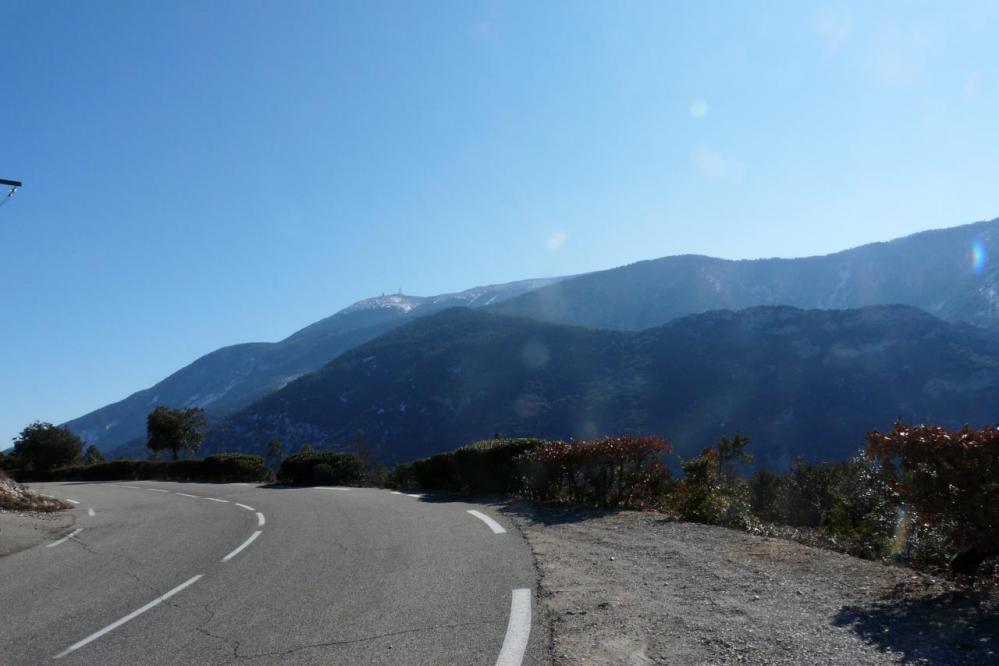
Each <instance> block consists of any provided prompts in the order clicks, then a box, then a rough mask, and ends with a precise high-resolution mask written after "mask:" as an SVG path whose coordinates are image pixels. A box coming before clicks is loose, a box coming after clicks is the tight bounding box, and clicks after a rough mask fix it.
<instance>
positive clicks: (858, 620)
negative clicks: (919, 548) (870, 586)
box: [833, 585, 999, 664]
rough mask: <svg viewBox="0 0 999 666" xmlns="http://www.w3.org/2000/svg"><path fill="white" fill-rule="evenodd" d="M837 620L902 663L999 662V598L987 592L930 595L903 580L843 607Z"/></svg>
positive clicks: (836, 624)
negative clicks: (910, 589) (882, 594)
mask: <svg viewBox="0 0 999 666" xmlns="http://www.w3.org/2000/svg"><path fill="white" fill-rule="evenodd" d="M833 624H834V625H835V626H837V627H843V628H848V629H850V630H851V631H853V632H854V633H856V634H857V635H858V636H860V638H862V639H863V640H864V641H866V642H867V643H869V644H871V645H874V646H876V647H877V648H879V649H880V650H882V651H883V652H889V651H890V652H892V653H893V654H895V655H897V656H899V657H900V658H901V661H900V662H899V663H902V664H995V663H999V602H997V600H996V597H995V596H994V595H990V594H988V593H985V592H974V591H964V590H958V591H952V592H944V593H939V594H931V595H926V594H919V593H918V592H916V593H910V592H908V591H907V589H906V586H905V585H899V586H897V587H896V588H895V590H893V591H892V592H891V593H889V594H888V595H886V596H885V597H884V598H882V599H880V600H878V601H876V602H873V603H871V604H867V605H864V606H845V607H843V608H842V609H841V610H840V611H839V613H837V614H836V618H835V619H834V621H833Z"/></svg>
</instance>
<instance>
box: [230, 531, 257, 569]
mask: <svg viewBox="0 0 999 666" xmlns="http://www.w3.org/2000/svg"><path fill="white" fill-rule="evenodd" d="M261 534H263V532H261V531H260V530H257V531H256V532H254V533H253V534H251V535H250V538H249V539H247V540H246V541H244V542H243V543H242V544H240V546H239V547H238V548H237V549H236V550H234V551H232V552H231V553H229V554H228V555H226V556H225V557H223V558H222V561H223V562H228V561H229V560H231V559H232V558H234V557H236V556H237V555H239V554H240V553H241V552H242V551H243V549H244V548H246V547H247V546H249V545H250V544H251V543H253V542H254V541H255V540H256V539H257V537H258V536H260V535H261Z"/></svg>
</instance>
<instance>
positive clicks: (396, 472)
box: [381, 462, 417, 490]
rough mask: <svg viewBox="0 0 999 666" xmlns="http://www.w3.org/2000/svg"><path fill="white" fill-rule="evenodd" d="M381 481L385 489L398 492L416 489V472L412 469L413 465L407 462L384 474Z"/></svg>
mask: <svg viewBox="0 0 999 666" xmlns="http://www.w3.org/2000/svg"><path fill="white" fill-rule="evenodd" d="M381 481H382V484H384V485H385V487H387V488H396V489H398V490H405V489H409V488H417V480H416V472H415V470H414V469H413V463H411V462H408V463H400V464H398V465H396V466H395V467H393V468H392V469H390V470H388V471H387V472H385V473H384V475H383V476H382V480H381Z"/></svg>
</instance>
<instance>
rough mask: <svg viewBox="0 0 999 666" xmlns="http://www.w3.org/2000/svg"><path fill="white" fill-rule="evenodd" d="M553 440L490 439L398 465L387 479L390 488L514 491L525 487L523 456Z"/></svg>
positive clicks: (478, 492) (484, 492) (490, 492)
mask: <svg viewBox="0 0 999 666" xmlns="http://www.w3.org/2000/svg"><path fill="white" fill-rule="evenodd" d="M550 443H551V442H549V441H546V440H543V439H529V438H521V439H488V440H483V441H480V442H475V443H473V444H468V445H467V446H462V447H461V448H458V449H455V450H454V451H448V452H447V453H438V454H436V455H432V456H430V457H428V458H421V459H420V460H414V461H412V462H408V463H402V464H400V465H396V466H395V467H393V468H392V469H391V470H389V471H388V472H387V473H386V474H385V477H384V478H383V482H384V484H385V485H386V486H388V487H389V488H397V489H414V490H417V489H418V490H436V491H446V492H456V493H466V494H469V495H512V494H517V493H520V492H522V491H523V478H522V475H521V469H520V462H519V459H520V457H521V456H523V455H526V454H530V453H531V452H532V451H536V450H538V449H540V448H542V447H544V446H546V445H548V444H550Z"/></svg>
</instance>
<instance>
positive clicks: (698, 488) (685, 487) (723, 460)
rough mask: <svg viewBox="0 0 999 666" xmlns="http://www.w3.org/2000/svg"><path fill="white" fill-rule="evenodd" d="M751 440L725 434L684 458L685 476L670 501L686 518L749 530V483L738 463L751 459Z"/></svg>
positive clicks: (682, 463)
mask: <svg viewBox="0 0 999 666" xmlns="http://www.w3.org/2000/svg"><path fill="white" fill-rule="evenodd" d="M748 445H749V439H748V438H746V437H743V436H742V435H736V436H735V437H734V438H733V439H729V438H728V437H722V438H721V439H720V440H719V442H718V443H717V444H716V445H715V446H709V447H708V448H706V449H704V450H703V451H701V453H700V455H698V456H696V457H694V458H691V459H689V460H681V461H680V467H681V468H682V469H683V473H684V478H683V479H682V480H681V481H680V482H679V483H677V484H676V486H675V487H674V489H673V492H672V495H671V497H670V504H671V505H672V508H673V510H674V511H676V513H677V514H678V515H679V516H680V517H681V518H683V519H684V520H691V521H695V522H699V523H707V524H709V525H726V526H728V527H739V528H742V529H747V528H749V527H751V525H752V518H753V517H752V513H751V511H750V486H749V484H748V483H747V482H746V481H745V480H743V479H741V478H739V476H738V474H737V469H736V468H737V465H738V464H746V463H749V462H751V461H752V456H751V455H750V454H749V453H748V452H747V451H746V447H747V446H748Z"/></svg>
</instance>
